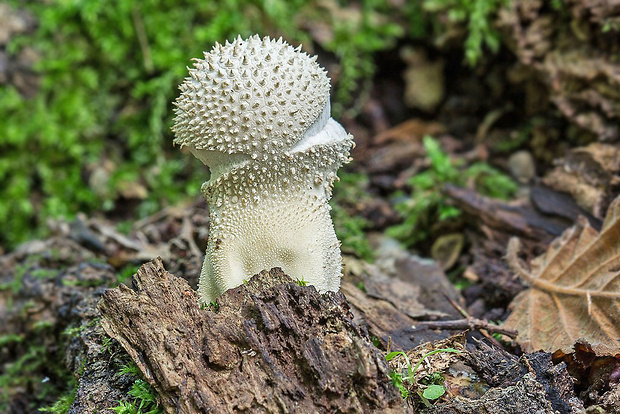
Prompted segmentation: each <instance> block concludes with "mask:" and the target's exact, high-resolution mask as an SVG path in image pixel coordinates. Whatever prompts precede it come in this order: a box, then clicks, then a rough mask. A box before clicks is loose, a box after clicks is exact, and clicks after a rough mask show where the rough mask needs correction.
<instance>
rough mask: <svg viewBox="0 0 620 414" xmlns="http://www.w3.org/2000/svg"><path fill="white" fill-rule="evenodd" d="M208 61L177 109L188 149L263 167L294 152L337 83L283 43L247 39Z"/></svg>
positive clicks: (180, 138)
mask: <svg viewBox="0 0 620 414" xmlns="http://www.w3.org/2000/svg"><path fill="white" fill-rule="evenodd" d="M204 56H205V58H204V59H195V61H194V68H193V69H189V75H190V76H189V77H188V78H186V79H185V81H184V82H183V84H182V85H181V86H180V89H181V95H180V96H179V98H178V99H177V101H176V105H177V108H176V109H175V113H176V118H175V126H174V128H173V131H174V132H175V134H176V138H175V140H174V142H175V143H176V144H180V145H181V146H190V147H192V148H195V149H201V150H212V151H218V152H221V153H227V154H233V153H242V154H246V155H249V156H251V157H253V158H254V159H256V158H258V157H261V156H263V155H267V154H269V153H272V152H273V151H278V152H280V151H282V150H283V149H289V148H292V147H293V145H294V144H295V143H296V142H298V141H299V140H300V139H301V138H302V136H303V134H304V132H305V131H306V130H307V129H308V128H309V127H310V125H312V124H313V123H314V122H315V121H316V120H317V119H318V118H319V116H320V115H321V113H322V112H323V110H324V108H325V106H326V104H328V103H329V78H328V77H327V73H326V72H325V71H324V70H323V69H322V68H321V67H320V66H319V65H318V64H317V63H316V56H314V57H310V56H308V55H307V54H306V53H302V52H300V47H298V48H297V49H294V48H293V47H292V46H291V45H289V44H287V43H286V42H283V41H282V39H281V38H280V39H278V40H274V39H270V38H269V37H265V38H264V39H260V37H258V36H253V37H250V38H249V39H247V40H242V39H241V38H240V37H239V38H237V39H236V40H235V41H234V42H233V43H228V42H226V44H225V45H220V44H216V45H215V47H213V49H212V50H211V52H209V53H205V54H204ZM328 113H329V111H328ZM328 118H329V116H328ZM325 121H327V119H326V120H325ZM319 129H321V128H319ZM265 153H267V154H265Z"/></svg>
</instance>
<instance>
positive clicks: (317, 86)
mask: <svg viewBox="0 0 620 414" xmlns="http://www.w3.org/2000/svg"><path fill="white" fill-rule="evenodd" d="M329 88H330V85H329V78H328V77H327V73H326V71H325V70H324V69H323V68H321V67H320V66H319V65H318V64H317V63H316V56H314V57H311V56H309V55H307V54H306V53H302V52H301V51H300V47H298V48H293V47H292V46H290V45H289V44H287V43H286V42H284V41H282V39H281V38H280V39H278V40H275V39H270V38H269V37H265V38H263V39H261V38H260V37H258V36H253V37H250V38H249V39H246V40H243V39H241V38H240V37H238V38H237V39H236V40H234V41H233V42H232V43H228V42H226V44H225V45H221V44H218V43H216V44H215V46H214V47H213V49H212V50H211V52H209V53H206V52H205V54H204V59H195V60H194V67H193V68H191V69H189V77H187V78H186V79H185V81H184V82H183V83H182V84H181V85H180V87H179V89H180V91H181V95H180V96H179V97H178V98H177V100H176V102H175V105H176V108H175V114H176V117H175V120H174V122H175V124H174V126H173V131H174V133H175V139H174V143H175V144H179V145H180V146H181V147H188V148H189V150H190V152H191V153H192V154H193V155H194V156H195V157H196V158H198V159H199V160H201V161H202V162H203V163H204V164H205V165H207V166H208V167H209V169H210V172H211V176H210V178H209V180H208V181H207V182H205V183H204V184H203V185H202V194H203V196H204V197H205V199H206V200H207V203H208V204H209V209H210V219H211V220H210V221H211V223H210V231H209V239H208V243H207V252H206V257H205V261H204V264H203V267H202V272H201V275H200V281H199V285H198V293H199V296H200V299H201V301H202V302H204V303H208V302H211V301H213V300H215V298H217V297H218V296H219V295H220V294H222V293H223V292H224V291H225V290H227V289H230V288H232V287H235V286H238V285H240V284H242V283H243V281H244V280H246V279H248V278H249V277H251V276H252V275H254V274H257V273H259V272H260V271H262V270H265V269H267V270H268V269H271V268H273V267H281V268H282V269H283V270H284V272H286V273H287V274H289V275H290V276H291V277H293V278H297V279H300V280H305V281H306V282H308V283H309V284H312V285H314V286H315V287H316V288H317V289H318V290H319V291H320V292H324V291H337V290H338V289H339V287H340V279H341V276H342V259H341V256H340V242H339V241H338V239H337V238H336V233H335V231H334V226H333V224H332V220H331V217H330V215H329V211H330V207H329V204H328V200H329V199H330V197H331V193H332V188H333V183H334V180H336V179H337V176H336V171H337V170H338V168H340V166H341V165H342V164H344V163H346V162H348V161H349V160H350V158H349V152H350V150H351V148H352V147H353V145H354V144H353V137H352V136H351V135H350V134H347V133H346V131H345V130H344V128H343V127H342V126H341V125H340V124H339V123H338V122H336V121H335V120H334V119H333V118H331V110H330V102H329Z"/></svg>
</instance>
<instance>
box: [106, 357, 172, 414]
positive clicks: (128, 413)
mask: <svg viewBox="0 0 620 414" xmlns="http://www.w3.org/2000/svg"><path fill="white" fill-rule="evenodd" d="M119 375H129V376H132V377H134V378H135V379H134V382H133V384H132V385H131V388H130V389H129V392H128V397H127V399H126V400H124V401H119V405H118V406H116V407H113V408H112V410H113V411H115V412H116V413H118V414H160V413H163V410H162V408H161V407H160V406H159V405H158V403H157V393H156V392H155V390H154V389H153V388H152V387H151V386H150V385H149V384H148V383H147V382H146V381H144V379H143V377H142V373H141V372H140V370H139V369H138V367H137V366H136V365H135V364H134V363H129V364H126V365H124V366H123V367H122V369H121V370H120V371H119Z"/></svg>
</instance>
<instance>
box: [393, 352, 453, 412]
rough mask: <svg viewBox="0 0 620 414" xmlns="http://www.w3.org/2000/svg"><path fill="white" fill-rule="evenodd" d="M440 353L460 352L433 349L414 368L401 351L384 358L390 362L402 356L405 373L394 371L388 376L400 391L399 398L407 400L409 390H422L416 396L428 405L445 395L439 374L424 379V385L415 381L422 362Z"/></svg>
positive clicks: (409, 394)
mask: <svg viewBox="0 0 620 414" xmlns="http://www.w3.org/2000/svg"><path fill="white" fill-rule="evenodd" d="M440 352H453V353H457V354H460V353H461V352H462V351H459V350H457V349H454V348H441V349H435V350H433V351H430V352H427V353H426V354H424V355H423V356H422V358H420V360H419V361H418V362H417V363H416V365H415V366H412V365H411V361H410V360H409V357H408V356H407V354H406V353H405V352H403V351H394V352H390V353H388V354H387V355H386V356H385V359H386V361H388V362H389V361H391V360H392V359H394V358H395V357H397V356H402V357H403V358H404V359H405V363H406V365H405V368H406V370H405V371H406V373H405V374H403V373H402V372H398V371H395V370H392V371H390V373H389V374H388V375H389V377H390V379H391V380H392V384H393V385H394V386H395V387H396V388H398V390H399V391H400V394H401V397H402V398H403V399H407V398H409V397H410V396H411V391H410V390H411V389H413V388H422V389H423V391H422V392H419V393H418V395H419V396H420V398H421V401H422V402H423V403H424V404H425V405H430V403H429V400H436V399H438V398H439V397H441V396H442V395H443V394H444V393H445V391H446V390H445V387H444V386H443V377H442V376H441V374H439V373H434V374H432V375H430V376H428V377H427V378H425V381H424V383H418V382H417V381H416V379H415V374H416V372H417V370H418V368H419V367H420V365H421V364H422V362H423V361H424V360H425V359H426V358H428V357H429V356H431V355H435V354H438V353H440Z"/></svg>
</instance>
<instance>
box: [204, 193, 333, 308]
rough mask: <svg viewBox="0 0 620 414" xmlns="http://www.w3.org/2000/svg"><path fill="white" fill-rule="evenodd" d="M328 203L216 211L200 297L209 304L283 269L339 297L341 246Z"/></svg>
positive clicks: (277, 200)
mask: <svg viewBox="0 0 620 414" xmlns="http://www.w3.org/2000/svg"><path fill="white" fill-rule="evenodd" d="M329 210H330V208H329V205H328V204H327V203H326V201H324V198H323V197H318V196H316V195H312V194H309V195H301V196H300V195H298V194H296V195H295V196H294V197H290V196H284V195H282V196H280V197H274V196H273V195H272V196H271V197H269V198H268V199H264V200H263V201H261V202H260V203H256V204H254V203H252V204H249V205H246V204H241V203H237V204H232V205H222V206H221V207H219V208H218V207H214V206H211V228H210V231H209V241H208V245H207V252H206V257H205V261H204V264H203V267H202V273H201V275H200V282H199V285H198V293H199V296H200V300H201V302H203V303H210V302H212V301H214V300H215V299H216V298H217V297H218V296H219V295H221V294H222V293H223V292H224V291H226V290H228V289H230V288H233V287H236V286H239V285H241V284H242V283H244V281H246V280H248V279H250V277H252V276H253V275H255V274H257V273H260V272H261V271H262V270H270V269H271V268H274V267H280V268H282V270H283V271H284V272H285V273H286V274H288V275H289V276H290V277H292V278H293V279H297V280H300V281H301V280H303V281H305V282H307V283H308V284H311V285H314V286H315V287H316V289H317V290H318V291H319V292H325V291H337V290H338V289H339V287H340V279H341V277H342V259H341V255H340V242H339V241H338V239H337V238H336V233H335V231H334V226H333V223H332V220H331V217H330V215H329Z"/></svg>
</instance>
